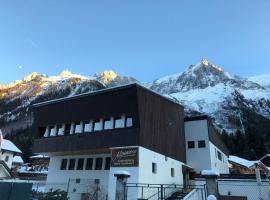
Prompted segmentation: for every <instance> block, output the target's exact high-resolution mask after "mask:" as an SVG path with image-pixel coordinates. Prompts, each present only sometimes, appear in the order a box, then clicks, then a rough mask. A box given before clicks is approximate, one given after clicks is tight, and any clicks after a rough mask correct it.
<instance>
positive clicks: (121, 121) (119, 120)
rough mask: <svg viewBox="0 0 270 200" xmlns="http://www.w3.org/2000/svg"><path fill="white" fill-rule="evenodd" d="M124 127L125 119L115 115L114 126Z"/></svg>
mask: <svg viewBox="0 0 270 200" xmlns="http://www.w3.org/2000/svg"><path fill="white" fill-rule="evenodd" d="M124 127H125V120H124V119H123V118H121V117H117V118H115V120H114V128H124Z"/></svg>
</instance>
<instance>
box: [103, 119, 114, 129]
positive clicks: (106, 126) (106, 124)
mask: <svg viewBox="0 0 270 200" xmlns="http://www.w3.org/2000/svg"><path fill="white" fill-rule="evenodd" d="M112 128H113V122H112V120H110V119H105V120H104V130H109V129H112Z"/></svg>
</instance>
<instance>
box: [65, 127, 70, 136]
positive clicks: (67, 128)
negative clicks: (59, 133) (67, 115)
mask: <svg viewBox="0 0 270 200" xmlns="http://www.w3.org/2000/svg"><path fill="white" fill-rule="evenodd" d="M70 128H71V124H66V125H65V135H69V134H70Z"/></svg>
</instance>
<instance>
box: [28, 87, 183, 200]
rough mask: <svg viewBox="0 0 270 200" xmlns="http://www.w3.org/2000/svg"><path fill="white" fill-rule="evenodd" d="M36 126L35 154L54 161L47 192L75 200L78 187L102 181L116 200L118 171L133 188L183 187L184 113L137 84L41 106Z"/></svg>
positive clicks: (109, 194) (175, 104) (110, 196)
mask: <svg viewBox="0 0 270 200" xmlns="http://www.w3.org/2000/svg"><path fill="white" fill-rule="evenodd" d="M34 126H35V136H36V139H35V142H34V148H33V150H34V153H38V154H43V155H44V154H45V155H48V156H49V157H50V163H49V171H48V176H47V189H50V188H53V189H57V188H59V189H63V190H68V189H67V188H66V187H67V186H68V188H73V190H72V192H74V194H73V193H72V192H71V193H70V194H69V196H70V197H71V198H72V199H76V198H79V197H75V195H76V194H75V193H76V191H77V192H78V191H83V189H82V188H75V185H76V183H82V182H83V183H84V185H87V183H90V182H91V181H87V180H96V179H98V180H96V181H94V182H95V183H97V182H99V183H100V186H101V190H102V191H103V192H104V196H107V195H108V199H110V200H113V199H114V198H115V188H116V178H115V177H114V174H115V173H116V172H119V171H124V172H127V173H129V174H130V175H131V177H130V178H129V179H128V181H129V182H133V183H150V184H151V183H163V184H183V172H182V168H183V165H184V163H185V162H186V152H185V134H184V108H183V107H182V106H181V105H179V104H177V103H175V102H174V101H172V100H169V99H167V98H165V97H163V96H161V95H158V94H157V93H155V92H153V91H151V90H148V89H146V88H144V87H142V86H140V85H138V84H130V85H126V86H121V87H117V88H110V89H105V90H100V91H97V92H92V93H86V94H82V95H77V96H74V97H69V98H63V99H58V100H54V101H49V102H44V103H40V104H36V105H34ZM74 180H75V181H74ZM68 191H69V190H68ZM72 195H74V196H72Z"/></svg>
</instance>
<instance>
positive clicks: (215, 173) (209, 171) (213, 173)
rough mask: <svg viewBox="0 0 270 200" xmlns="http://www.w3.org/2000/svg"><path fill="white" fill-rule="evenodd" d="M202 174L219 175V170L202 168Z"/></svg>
mask: <svg viewBox="0 0 270 200" xmlns="http://www.w3.org/2000/svg"><path fill="white" fill-rule="evenodd" d="M202 175H204V176H219V175H220V174H219V172H218V171H216V170H202Z"/></svg>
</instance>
